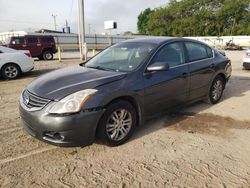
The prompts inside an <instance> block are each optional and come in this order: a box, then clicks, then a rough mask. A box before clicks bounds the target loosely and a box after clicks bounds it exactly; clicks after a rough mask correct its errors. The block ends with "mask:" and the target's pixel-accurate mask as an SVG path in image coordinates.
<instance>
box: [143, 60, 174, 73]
mask: <svg viewBox="0 0 250 188" xmlns="http://www.w3.org/2000/svg"><path fill="white" fill-rule="evenodd" d="M168 70H169V64H168V63H165V62H156V63H153V64H152V65H150V66H148V67H147V71H148V72H154V71H168Z"/></svg>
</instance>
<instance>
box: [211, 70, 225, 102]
mask: <svg viewBox="0 0 250 188" xmlns="http://www.w3.org/2000/svg"><path fill="white" fill-rule="evenodd" d="M225 84H226V83H225V80H224V79H223V78H222V77H221V76H220V75H218V76H216V77H215V79H214V80H213V83H212V85H211V87H210V91H209V94H208V99H207V101H208V103H210V104H217V103H218V102H219V101H220V99H221V97H222V95H223V91H224V88H225Z"/></svg>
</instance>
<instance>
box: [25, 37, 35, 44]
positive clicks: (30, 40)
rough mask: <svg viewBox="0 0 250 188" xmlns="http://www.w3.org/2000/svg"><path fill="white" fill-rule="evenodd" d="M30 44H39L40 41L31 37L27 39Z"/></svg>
mask: <svg viewBox="0 0 250 188" xmlns="http://www.w3.org/2000/svg"><path fill="white" fill-rule="evenodd" d="M27 41H28V43H29V44H36V43H38V39H37V38H36V37H30V38H28V39H27Z"/></svg>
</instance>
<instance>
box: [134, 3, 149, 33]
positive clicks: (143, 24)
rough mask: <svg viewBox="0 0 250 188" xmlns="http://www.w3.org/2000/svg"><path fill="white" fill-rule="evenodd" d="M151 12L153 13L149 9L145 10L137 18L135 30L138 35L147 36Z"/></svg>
mask: <svg viewBox="0 0 250 188" xmlns="http://www.w3.org/2000/svg"><path fill="white" fill-rule="evenodd" d="M152 12H153V11H152V10H151V9H150V8H147V9H146V10H144V11H143V12H141V13H140V15H139V16H138V21H137V28H138V31H139V33H140V34H148V30H147V28H148V21H149V16H150V14H151V13H152Z"/></svg>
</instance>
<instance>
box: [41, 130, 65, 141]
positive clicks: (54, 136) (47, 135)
mask: <svg viewBox="0 0 250 188" xmlns="http://www.w3.org/2000/svg"><path fill="white" fill-rule="evenodd" d="M44 137H45V138H47V139H50V140H59V141H61V140H64V136H63V135H61V134H60V133H57V132H47V133H44Z"/></svg>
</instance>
